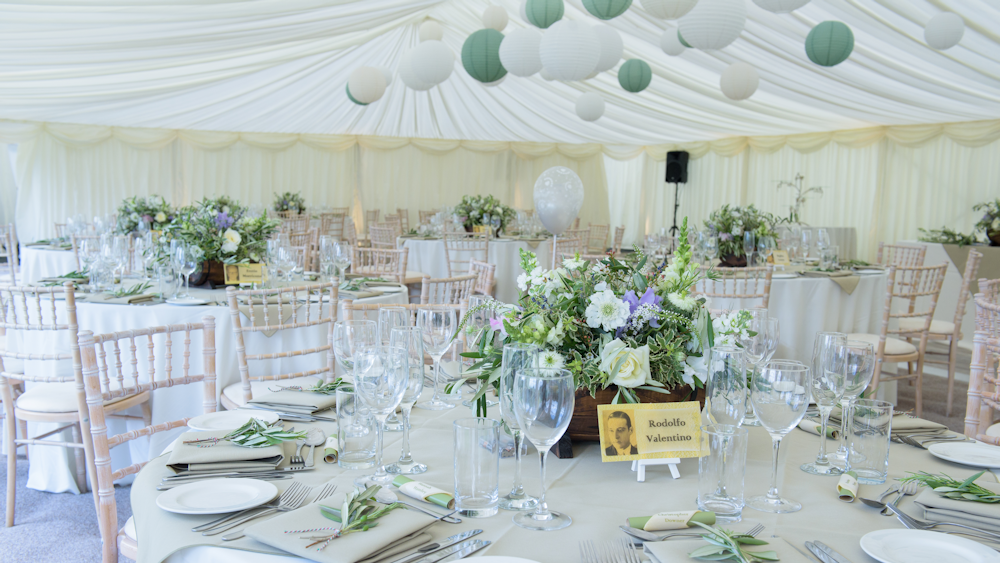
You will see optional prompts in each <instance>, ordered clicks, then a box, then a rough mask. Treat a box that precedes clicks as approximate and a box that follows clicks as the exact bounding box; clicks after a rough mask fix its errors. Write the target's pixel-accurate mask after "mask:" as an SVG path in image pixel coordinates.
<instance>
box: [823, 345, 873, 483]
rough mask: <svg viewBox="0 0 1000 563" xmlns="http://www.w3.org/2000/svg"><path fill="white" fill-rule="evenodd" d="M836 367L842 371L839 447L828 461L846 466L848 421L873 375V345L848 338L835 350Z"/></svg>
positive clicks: (839, 465)
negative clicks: (837, 360)
mask: <svg viewBox="0 0 1000 563" xmlns="http://www.w3.org/2000/svg"><path fill="white" fill-rule="evenodd" d="M836 354H837V356H838V358H839V363H838V364H837V367H838V368H839V369H842V370H843V373H844V396H843V397H841V399H840V407H841V408H840V425H841V430H840V448H838V449H837V451H836V452H835V453H833V454H832V455H830V461H831V462H832V463H835V464H836V465H837V466H838V467H844V466H846V460H847V433H848V421H850V420H851V416H853V414H852V412H851V411H852V410H853V409H854V403H856V402H857V400H858V397H859V396H860V395H861V393H863V392H864V390H865V389H867V388H868V384H870V383H871V382H872V376H874V375H875V347H874V346H872V345H871V344H870V343H868V342H864V341H861V340H848V341H846V342H845V343H844V344H843V345H842V346H839V347H838V349H837V352H836Z"/></svg>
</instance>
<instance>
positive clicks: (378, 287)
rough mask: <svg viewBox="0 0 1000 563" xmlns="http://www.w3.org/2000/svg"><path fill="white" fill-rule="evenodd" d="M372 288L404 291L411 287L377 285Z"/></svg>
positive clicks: (385, 290) (388, 291) (382, 290)
mask: <svg viewBox="0 0 1000 563" xmlns="http://www.w3.org/2000/svg"><path fill="white" fill-rule="evenodd" d="M370 289H374V290H377V291H381V292H382V293H402V292H404V291H406V290H407V289H409V288H407V287H406V286H403V285H375V286H372V287H371V288H370Z"/></svg>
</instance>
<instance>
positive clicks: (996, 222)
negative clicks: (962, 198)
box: [917, 199, 1000, 246]
mask: <svg viewBox="0 0 1000 563" xmlns="http://www.w3.org/2000/svg"><path fill="white" fill-rule="evenodd" d="M972 210H973V211H982V212H983V216H982V218H981V219H979V221H978V222H977V223H976V224H975V226H974V227H973V231H972V232H971V233H969V234H967V235H965V234H962V233H960V232H958V231H953V230H951V229H949V228H948V227H941V228H940V229H919V231H920V236H919V237H918V238H917V240H919V241H920V242H934V243H938V244H957V245H959V246H971V245H974V244H982V243H983V241H982V240H981V239H980V238H979V232H982V233H983V234H985V235H986V242H989V243H990V244H991V245H992V246H1000V199H996V200H994V201H984V202H981V203H977V204H975V205H973V206H972ZM977 231H979V232H977Z"/></svg>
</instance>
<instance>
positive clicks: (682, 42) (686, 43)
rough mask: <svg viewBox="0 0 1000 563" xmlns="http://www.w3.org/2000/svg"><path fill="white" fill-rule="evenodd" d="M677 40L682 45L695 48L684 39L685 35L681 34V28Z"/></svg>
mask: <svg viewBox="0 0 1000 563" xmlns="http://www.w3.org/2000/svg"><path fill="white" fill-rule="evenodd" d="M677 40H678V41H680V42H681V45H684V46H685V47H687V48H688V49H693V47H691V45H690V44H689V43H688V42H687V41H685V40H684V36H683V35H681V30H679V29H678V30H677Z"/></svg>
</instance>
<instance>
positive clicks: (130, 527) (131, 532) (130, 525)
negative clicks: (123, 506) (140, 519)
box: [122, 516, 137, 541]
mask: <svg viewBox="0 0 1000 563" xmlns="http://www.w3.org/2000/svg"><path fill="white" fill-rule="evenodd" d="M122 532H124V533H125V535H126V536H128V538H129V539H130V540H132V541H136V540H137V538H136V537H135V520H133V517H132V516H129V517H128V520H126V521H125V526H123V527H122Z"/></svg>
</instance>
